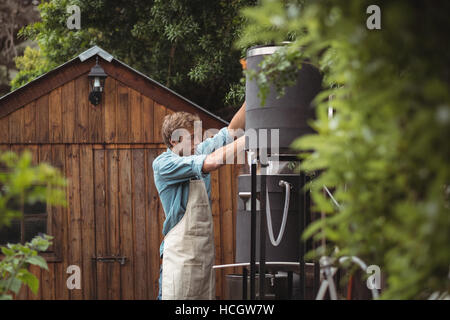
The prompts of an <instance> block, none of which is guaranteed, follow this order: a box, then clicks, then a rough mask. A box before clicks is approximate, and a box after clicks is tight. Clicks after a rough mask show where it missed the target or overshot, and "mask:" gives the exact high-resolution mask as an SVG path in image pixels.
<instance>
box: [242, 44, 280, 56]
mask: <svg viewBox="0 0 450 320" xmlns="http://www.w3.org/2000/svg"><path fill="white" fill-rule="evenodd" d="M282 47H283V46H264V47H257V48H251V49H249V50H248V51H247V58H249V57H253V56H261V55H269V54H273V53H274V52H275V51H277V50H279V49H281V48H282Z"/></svg>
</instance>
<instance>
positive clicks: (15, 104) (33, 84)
mask: <svg viewBox="0 0 450 320" xmlns="http://www.w3.org/2000/svg"><path fill="white" fill-rule="evenodd" d="M96 56H99V57H101V58H102V59H103V60H104V61H106V62H108V63H103V64H102V67H103V69H105V72H106V73H107V74H108V76H112V77H114V78H116V79H118V80H120V81H122V82H123V83H125V84H127V85H128V86H130V87H132V88H135V89H136V90H137V91H140V92H141V93H143V94H147V95H149V96H151V95H153V96H154V95H156V96H157V97H158V98H157V99H159V100H160V101H161V103H163V104H165V105H166V106H167V107H169V108H173V109H174V110H175V111H182V110H183V111H188V112H196V113H200V114H203V115H206V116H209V117H211V118H212V119H211V120H213V121H214V122H215V123H217V124H218V125H219V126H223V125H228V122H227V121H226V120H224V119H222V118H220V117H219V116H217V115H215V114H213V113H212V112H210V111H208V110H206V109H204V108H202V107H200V106H199V105H197V104H196V103H194V102H192V101H190V100H189V99H187V98H185V97H183V96H181V95H180V94H178V93H176V92H175V91H173V90H171V89H169V88H167V87H166V86H164V85H162V84H161V83H159V82H158V81H156V80H154V79H152V78H150V77H148V76H147V75H145V74H143V73H141V72H139V71H137V70H135V69H133V68H132V67H130V66H129V65H127V64H125V63H124V62H122V61H120V60H118V59H116V58H114V57H113V56H112V55H111V54H109V53H108V52H106V51H105V50H103V49H102V48H100V47H98V46H93V47H92V48H90V49H88V50H86V51H84V52H82V53H81V54H80V55H78V56H77V57H75V58H73V59H72V60H69V61H67V62H66V63H64V64H62V65H60V66H58V67H56V68H54V69H53V70H50V71H48V72H47V73H45V74H43V75H41V76H39V77H37V78H36V79H34V80H32V81H30V82H28V83H27V84H25V85H23V86H21V87H20V88H17V89H16V90H14V91H12V92H9V93H8V94H6V95H4V96H3V97H0V118H2V117H4V116H6V115H8V114H10V113H11V112H13V111H15V110H17V109H19V108H21V107H23V106H24V105H26V104H27V103H29V102H31V101H33V100H35V99H37V98H39V97H41V96H43V95H45V94H47V93H49V92H50V91H51V90H53V89H55V88H57V87H59V86H61V85H63V84H64V83H66V82H68V81H70V80H73V79H75V78H76V77H78V76H80V75H82V74H84V73H87V72H89V70H90V69H91V67H92V66H93V65H94V63H95V57H96ZM124 71H128V74H127V72H124ZM130 73H131V75H130ZM142 80H144V81H142ZM186 108H187V110H186Z"/></svg>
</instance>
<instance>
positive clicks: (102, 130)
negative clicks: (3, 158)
mask: <svg viewBox="0 0 450 320" xmlns="http://www.w3.org/2000/svg"><path fill="white" fill-rule="evenodd" d="M88 92H89V83H88V78H87V76H86V75H82V76H80V77H78V78H76V79H75V80H73V81H69V82H67V83H66V84H64V85H63V86H61V87H59V88H56V89H55V90H53V91H51V92H50V93H48V94H46V95H43V96H42V97H40V98H38V99H37V100H35V101H32V102H30V103H28V104H27V105H25V106H23V107H22V108H20V109H17V110H16V111H14V112H13V113H11V114H9V115H8V116H6V117H3V118H1V119H0V143H8V144H9V143H162V142H163V141H162V138H161V124H162V120H163V118H164V116H165V115H166V114H167V113H172V112H173V111H172V110H170V109H168V108H167V107H166V106H163V105H161V104H159V103H158V102H157V101H153V100H152V99H151V98H149V97H147V96H145V95H143V94H141V93H139V92H138V91H136V90H134V89H132V88H129V87H127V86H125V85H124V84H123V83H121V82H120V81H117V80H115V79H114V78H111V77H108V78H107V79H106V83H105V94H104V99H103V100H102V102H101V103H100V104H99V105H98V106H93V105H92V104H90V103H89V101H88ZM205 129H208V128H205ZM162 147H163V146H162Z"/></svg>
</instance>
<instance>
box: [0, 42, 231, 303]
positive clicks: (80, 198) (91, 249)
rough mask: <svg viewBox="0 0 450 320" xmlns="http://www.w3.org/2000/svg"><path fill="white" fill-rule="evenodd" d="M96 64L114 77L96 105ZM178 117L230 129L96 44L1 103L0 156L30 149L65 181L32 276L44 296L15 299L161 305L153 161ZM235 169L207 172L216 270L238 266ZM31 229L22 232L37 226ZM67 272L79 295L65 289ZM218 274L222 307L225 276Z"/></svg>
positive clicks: (159, 215) (47, 215)
mask: <svg viewBox="0 0 450 320" xmlns="http://www.w3.org/2000/svg"><path fill="white" fill-rule="evenodd" d="M97 57H99V58H98V61H99V64H100V65H101V67H102V68H103V69H104V70H105V72H106V73H107V75H108V77H107V79H106V82H105V88H104V92H103V99H102V101H101V103H100V104H99V105H97V106H94V105H92V104H91V103H90V102H89V100H88V95H89V90H90V89H89V81H88V76H87V75H88V73H89V72H90V69H91V68H92V67H93V66H94V65H95V61H96V58H97ZM176 111H187V112H191V113H197V114H198V115H199V116H200V118H201V119H202V121H203V128H204V129H208V128H217V129H220V128H222V127H224V126H226V125H228V123H227V122H226V121H224V120H222V119H221V118H219V117H217V116H215V115H214V114H212V113H210V112H208V111H207V110H205V109H203V108H201V107H199V106H198V105H196V104H195V103H193V102H191V101H189V100H187V99H186V98H183V97H182V96H180V95H179V94H177V93H175V92H173V91H171V90H170V89H168V88H166V87H164V86H163V85H161V84H159V83H158V82H156V81H154V80H152V79H151V78H149V77H147V76H146V75H144V74H142V73H140V72H138V71H136V70H134V69H132V68H131V67H129V66H127V65H126V64H124V63H123V62H121V61H119V60H117V59H115V58H114V57H112V56H111V55H110V54H109V53H107V52H105V51H104V50H102V49H100V48H98V47H96V46H95V47H93V48H91V49H89V50H87V51H85V52H84V53H82V54H80V56H78V57H76V58H74V59H72V60H70V61H68V62H67V63H65V64H63V65H61V66H59V67H57V68H56V69H54V70H52V71H50V72H48V73H46V74H44V75H42V76H41V77H39V78H37V79H35V80H34V81H31V82H30V83H28V84H26V85H25V86H23V87H21V88H19V89H17V90H15V91H13V92H11V93H9V94H7V95H5V96H3V97H2V98H0V150H3V151H4V150H12V151H15V152H21V151H23V150H25V149H26V150H29V151H30V152H31V153H32V155H33V161H34V162H35V163H39V162H48V163H50V164H52V165H54V166H56V167H59V168H60V169H61V170H62V172H63V173H64V174H65V176H66V177H67V178H68V186H67V189H66V190H67V201H68V206H67V207H66V208H57V207H47V208H46V209H45V212H42V217H44V221H45V222H46V224H44V227H43V228H44V229H45V230H43V231H45V232H46V233H47V234H50V235H52V236H54V237H55V238H54V244H53V245H52V247H51V248H50V249H49V250H48V252H46V253H44V256H45V257H46V259H47V261H48V264H49V271H45V270H42V271H41V270H40V269H37V268H32V270H33V273H34V274H36V275H37V277H38V278H39V279H40V288H39V293H38V295H34V294H32V293H31V292H30V291H29V290H28V289H25V288H22V290H21V292H20V294H19V295H18V297H17V298H19V299H155V298H156V295H157V290H158V277H159V266H160V259H159V246H160V243H161V241H162V239H163V237H162V234H161V230H162V223H163V221H164V212H163V210H162V206H161V203H160V200H159V197H158V193H157V191H156V188H155V186H154V180H153V172H152V161H153V160H154V159H155V157H157V156H158V155H159V154H160V153H161V152H163V151H165V150H166V147H165V145H164V144H163V141H162V138H161V132H160V129H161V124H162V119H163V117H164V116H165V115H166V114H167V113H172V112H176ZM237 171H238V168H236V167H234V166H231V165H226V166H224V167H223V168H221V169H220V170H219V171H216V172H213V173H212V174H211V182H212V192H211V194H212V211H213V218H214V228H215V235H214V237H215V249H216V264H225V263H232V262H234V251H235V250H234V241H235V240H234V239H235V234H234V230H235V228H234V223H235V213H236V197H235V196H233V195H235V194H236V187H237V186H236V181H237V179H236V176H237V174H238V172H237ZM25 216H26V215H25ZM25 219H26V218H25ZM29 225H31V226H32V225H33V222H32V220H30V221H29V223H28V224H25V226H29ZM25 228H27V227H25ZM30 230H31V231H30ZM30 230H20V232H25V233H28V236H29V235H30V234H29V233H30V232H32V230H38V231H39V228H38V227H37V228H32V229H30ZM41 231H42V230H41ZM36 232H37V231H36ZM71 265H75V266H79V268H80V270H81V289H71V290H69V289H68V287H67V285H66V281H67V279H68V277H69V276H70V275H71V273H67V271H68V267H69V266H71ZM69 271H70V270H69ZM233 271H235V270H232V269H231V270H228V271H227V272H233ZM216 272H217V274H216V275H217V277H216V278H217V298H218V299H220V298H222V297H223V296H224V281H225V275H224V271H222V270H220V271H216Z"/></svg>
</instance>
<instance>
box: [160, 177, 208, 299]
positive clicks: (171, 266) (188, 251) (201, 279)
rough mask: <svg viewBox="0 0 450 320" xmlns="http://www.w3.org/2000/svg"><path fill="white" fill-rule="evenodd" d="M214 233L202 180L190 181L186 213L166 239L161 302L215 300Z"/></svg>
mask: <svg viewBox="0 0 450 320" xmlns="http://www.w3.org/2000/svg"><path fill="white" fill-rule="evenodd" d="M213 264H214V231H213V219H212V213H211V207H210V205H209V199H208V194H207V192H206V187H205V183H204V182H203V180H190V182H189V198H188V203H187V206H186V212H185V214H184V216H183V218H181V220H180V221H179V222H178V223H177V224H176V225H175V226H174V227H173V228H172V229H171V230H170V231H169V232H168V233H167V235H166V236H165V238H164V252H163V261H162V300H194V299H195V300H199V299H201V300H207V299H209V300H213V299H215V294H216V290H215V284H216V282H215V272H214V270H213V268H212V266H213Z"/></svg>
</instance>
